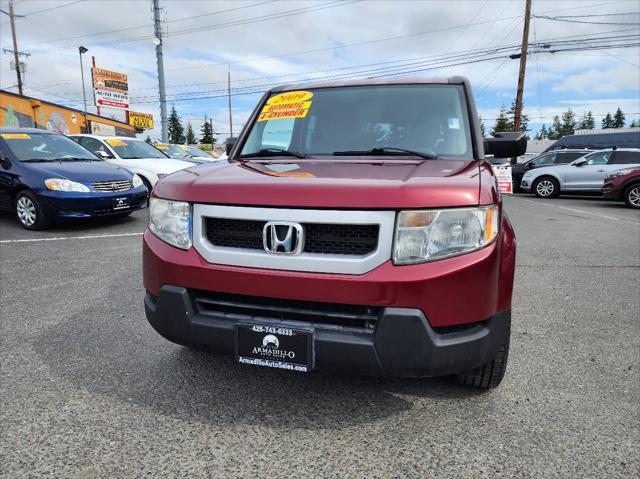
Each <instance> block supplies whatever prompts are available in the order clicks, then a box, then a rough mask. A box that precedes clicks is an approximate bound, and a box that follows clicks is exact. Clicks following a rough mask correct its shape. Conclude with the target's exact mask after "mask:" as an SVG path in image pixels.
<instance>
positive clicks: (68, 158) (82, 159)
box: [56, 156, 104, 161]
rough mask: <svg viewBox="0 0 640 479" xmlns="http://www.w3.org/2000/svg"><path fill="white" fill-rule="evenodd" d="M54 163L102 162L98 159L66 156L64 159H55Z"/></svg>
mask: <svg viewBox="0 0 640 479" xmlns="http://www.w3.org/2000/svg"><path fill="white" fill-rule="evenodd" d="M56 161H104V160H99V159H98V158H80V157H79V156H67V157H65V158H56Z"/></svg>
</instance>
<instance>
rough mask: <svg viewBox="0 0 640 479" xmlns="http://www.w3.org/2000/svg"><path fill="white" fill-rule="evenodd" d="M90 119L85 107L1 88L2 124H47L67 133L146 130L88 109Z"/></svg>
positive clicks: (126, 132)
mask: <svg viewBox="0 0 640 479" xmlns="http://www.w3.org/2000/svg"><path fill="white" fill-rule="evenodd" d="M87 123H88V125H87V124H86V123H85V118H84V112H83V111H82V110H76V109H74V108H68V107H66V106H62V105H56V104H55V103H51V102H48V101H44V100H39V99H37V98H31V97H28V96H22V95H18V94H16V93H11V92H8V91H6V90H0V126H6V127H12V128H19V127H26V128H43V129H47V130H51V131H55V132H58V133H62V134H64V135H71V134H75V133H93V134H96V135H120V136H131V137H133V136H135V135H136V133H142V132H143V131H144V130H143V129H142V128H138V127H135V126H131V125H128V124H127V123H124V122H121V121H118V120H112V119H111V118H105V117H103V116H98V115H94V114H92V113H87Z"/></svg>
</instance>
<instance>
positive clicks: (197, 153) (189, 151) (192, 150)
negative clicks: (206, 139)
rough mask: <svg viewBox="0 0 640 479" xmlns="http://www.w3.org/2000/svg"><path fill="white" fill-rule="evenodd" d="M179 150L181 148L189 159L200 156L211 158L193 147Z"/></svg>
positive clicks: (183, 147)
mask: <svg viewBox="0 0 640 479" xmlns="http://www.w3.org/2000/svg"><path fill="white" fill-rule="evenodd" d="M180 148H182V150H184V152H185V153H186V154H187V155H189V156H191V157H196V156H200V157H205V158H206V157H207V156H211V155H209V153H207V152H206V151H204V150H201V149H200V148H196V147H195V146H181V147H180Z"/></svg>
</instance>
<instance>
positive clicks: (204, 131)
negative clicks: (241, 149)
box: [200, 115, 216, 144]
mask: <svg viewBox="0 0 640 479" xmlns="http://www.w3.org/2000/svg"><path fill="white" fill-rule="evenodd" d="M214 133H215V132H214V131H213V128H211V123H209V121H208V120H207V116H206V115H205V117H204V123H203V124H202V128H201V129H200V143H206V144H211V143H215V142H216V139H215V138H214V137H213V135H214Z"/></svg>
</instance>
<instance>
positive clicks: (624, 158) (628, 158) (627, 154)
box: [611, 151, 640, 165]
mask: <svg viewBox="0 0 640 479" xmlns="http://www.w3.org/2000/svg"><path fill="white" fill-rule="evenodd" d="M611 163H612V164H614V165H632V164H640V151H616V153H615V155H613V159H612V161H611Z"/></svg>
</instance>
